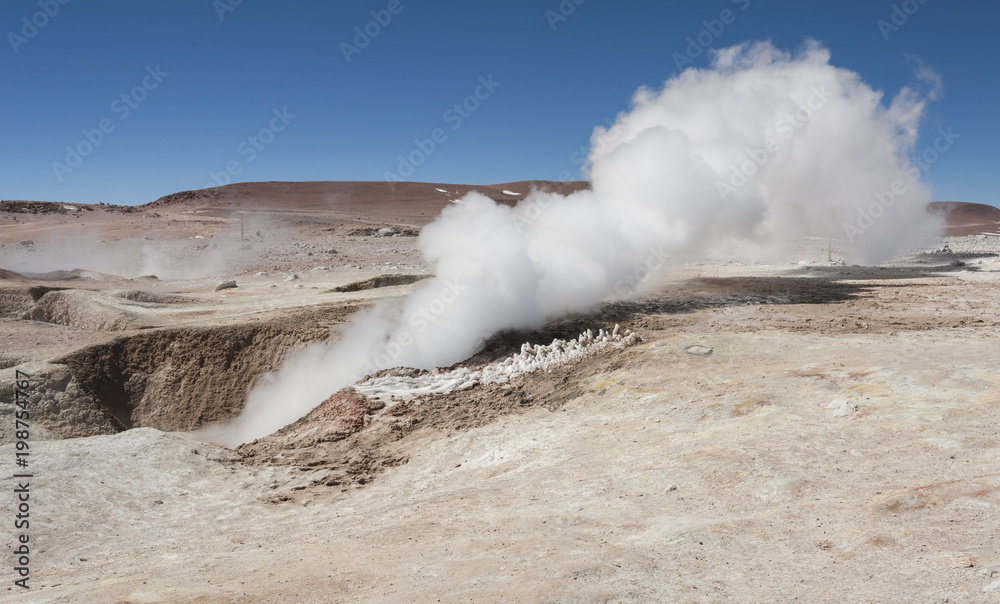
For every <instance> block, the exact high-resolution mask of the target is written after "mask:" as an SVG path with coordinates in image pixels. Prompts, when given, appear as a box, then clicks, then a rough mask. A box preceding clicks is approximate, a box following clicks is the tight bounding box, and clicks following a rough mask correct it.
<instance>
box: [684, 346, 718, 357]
mask: <svg viewBox="0 0 1000 604" xmlns="http://www.w3.org/2000/svg"><path fill="white" fill-rule="evenodd" d="M684 352H686V353H688V354H693V355H694V356H696V357H710V356H712V354H713V353H714V352H715V351H714V350H712V349H711V348H707V347H705V346H699V345H697V344H695V345H694V346H688V347H687V348H685V349H684Z"/></svg>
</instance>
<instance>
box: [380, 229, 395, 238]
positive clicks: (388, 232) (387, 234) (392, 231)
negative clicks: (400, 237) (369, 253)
mask: <svg viewBox="0 0 1000 604" xmlns="http://www.w3.org/2000/svg"><path fill="white" fill-rule="evenodd" d="M395 234H396V229H394V228H392V227H385V228H384V229H379V230H378V236H379V237H391V236H392V235H395Z"/></svg>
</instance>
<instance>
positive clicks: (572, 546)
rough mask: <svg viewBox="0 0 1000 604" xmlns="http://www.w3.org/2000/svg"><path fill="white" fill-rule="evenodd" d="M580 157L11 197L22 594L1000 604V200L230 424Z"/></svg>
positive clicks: (5, 303) (5, 380)
mask: <svg viewBox="0 0 1000 604" xmlns="http://www.w3.org/2000/svg"><path fill="white" fill-rule="evenodd" d="M585 186H586V185H585V183H541V182H534V183H528V182H522V183H508V184H503V185H495V186H481V187H472V186H464V185H462V186H459V185H448V184H440V185H429V184H418V183H400V184H397V185H393V186H392V187H390V186H389V185H387V184H385V183H297V184H293V183H258V184H239V185H229V186H226V187H219V188H216V189H206V190H203V191H195V192H186V193H179V194H176V195H172V196H168V197H166V198H163V199H161V200H158V201H156V202H153V203H150V204H147V205H144V206H138V207H135V208H132V207H124V206H108V205H75V204H74V205H71V204H54V203H41V202H3V203H0V244H2V247H0V267H2V268H3V269H4V270H3V272H2V273H0V311H2V319H0V342H2V345H0V367H2V370H0V384H2V385H3V389H2V391H0V436H2V439H3V441H2V442H3V443H4V445H3V446H2V447H0V458H2V459H4V460H5V461H4V463H7V464H8V466H9V465H10V464H11V463H13V460H14V459H15V456H16V454H17V453H18V452H19V451H21V450H20V449H18V448H17V444H16V441H17V440H18V437H17V435H16V432H17V430H16V425H15V413H16V412H17V411H19V410H20V408H19V407H18V406H16V405H15V403H16V402H17V401H16V400H15V399H16V395H15V388H14V387H13V385H14V384H16V383H19V382H20V381H21V380H24V378H21V377H20V376H21V375H27V376H30V377H29V378H27V379H26V382H25V383H24V384H23V385H24V386H26V387H25V388H23V393H24V395H23V396H24V397H25V398H26V399H27V400H28V403H27V404H26V406H27V409H28V410H29V411H30V420H29V423H30V438H29V439H28V444H29V445H30V449H29V452H30V456H27V457H26V458H27V459H28V460H29V461H30V465H28V466H27V467H26V470H25V471H27V472H30V474H31V478H30V520H31V530H30V535H31V543H30V545H31V548H30V551H31V554H30V557H31V580H32V589H31V590H30V591H27V592H24V593H21V592H18V591H15V590H16V588H14V587H10V586H11V584H12V581H13V579H12V580H11V581H8V582H7V585H6V586H5V587H4V588H3V589H4V590H5V591H3V592H0V600H5V601H23V602H38V603H42V602H45V603H48V602H53V603H54V602H134V603H139V602H171V603H179V602H241V603H251V602H279V601H280V602H285V601H290V602H326V601H331V602H339V601H344V602H640V601H641V602H654V601H655V602H677V603H688V602H692V603H693V602H706V603H708V602H791V601H799V602H879V603H883V602H884V603H894V602H926V603H943V602H951V603H956V602H1000V513H998V510H1000V330H998V326H1000V320H998V310H1000V235H997V233H1000V210H996V209H995V208H990V207H987V206H973V205H968V204H966V205H961V204H958V205H953V206H951V207H948V206H942V207H943V208H944V209H945V210H948V209H950V210H952V212H951V214H950V215H949V217H948V224H949V226H948V233H947V234H948V235H949V236H947V237H944V238H943V239H941V240H940V241H938V242H937V244H936V245H934V246H932V247H929V248H927V249H924V250H913V251H912V252H911V253H907V254H905V255H903V256H900V257H899V258H897V259H895V260H893V261H892V262H889V263H886V264H882V265H879V266H870V267H866V266H857V265H851V264H849V263H845V262H843V261H841V260H840V259H841V258H842V257H843V253H842V250H841V249H840V248H839V246H840V245H841V244H842V243H843V242H842V241H839V240H835V241H833V243H832V246H833V249H832V250H831V249H828V246H829V245H830V242H828V241H827V240H826V239H823V238H821V237H817V238H800V239H796V240H794V241H789V245H788V246H787V253H786V254H785V256H783V257H781V258H772V259H770V260H768V261H755V260H750V259H744V260H742V261H737V260H733V259H730V260H726V261H712V260H706V259H702V260H697V261H695V260H689V261H683V262H678V263H675V264H670V265H666V264H664V265H662V266H659V265H658V266H657V267H656V268H657V270H653V271H651V274H649V275H648V277H647V276H646V275H642V277H645V281H643V282H642V283H638V280H639V279H637V283H635V284H631V283H630V284H626V285H627V286H628V287H625V288H623V292H622V295H620V296H617V297H615V298H614V299H609V300H607V301H606V302H605V303H603V304H602V305H601V306H600V307H599V308H596V309H594V311H593V312H592V313H585V314H573V315H570V316H568V317H562V318H556V319H553V320H552V321H551V322H549V323H547V324H546V325H545V326H544V327H542V328H540V329H537V330H528V331H517V332H503V333H500V334H498V335H496V336H494V337H492V338H491V339H489V340H488V341H487V342H486V344H485V346H484V347H483V348H482V349H481V350H480V351H479V352H478V353H476V354H475V355H474V356H473V357H471V358H469V359H467V360H465V361H463V362H461V363H459V364H458V365H456V366H455V367H452V368H450V369H451V370H463V369H468V370H469V371H470V372H475V371H479V372H480V373H481V372H483V371H485V369H484V368H486V367H488V366H497V364H498V363H501V362H503V361H504V359H508V358H510V357H513V356H515V355H519V354H521V355H524V356H530V355H531V354H536V355H537V354H538V352H537V351H538V350H540V349H541V348H539V347H540V346H545V345H549V344H550V343H551V342H553V340H556V339H559V340H565V341H569V340H571V339H572V340H574V341H576V342H579V341H581V339H580V334H585V333H586V332H587V331H588V330H590V331H591V334H599V336H598V340H599V339H600V334H612V333H615V326H616V325H617V326H618V328H619V329H620V330H621V333H623V334H624V333H626V332H628V333H633V332H634V337H633V338H632V340H630V341H629V342H628V343H627V345H626V344H624V343H623V344H615V343H614V341H611V340H609V342H610V344H609V345H607V346H604V347H603V348H602V347H594V348H592V349H591V352H589V353H587V354H581V355H580V356H579V358H575V359H574V360H571V361H570V362H565V363H555V364H552V365H551V366H546V367H545V368H543V369H538V370H534V371H527V372H523V373H520V374H517V375H515V376H514V377H511V378H510V379H509V380H507V381H504V382H497V383H487V381H485V380H483V381H482V382H481V383H478V384H475V385H472V386H471V387H466V388H464V389H460V390H455V391H450V392H447V393H443V394H442V393H440V392H437V393H435V392H430V393H427V394H423V395H421V396H416V397H406V398H404V400H398V401H397V400H396V399H392V400H391V404H390V403H386V402H385V401H382V400H379V399H377V398H375V397H372V396H368V395H365V394H364V392H362V391H359V390H352V389H347V390H344V391H341V392H339V393H334V392H330V393H328V394H329V395H330V396H331V398H330V399H328V400H327V401H326V402H325V403H323V405H321V406H320V407H318V408H317V409H315V410H314V411H313V412H311V413H310V414H309V415H306V416H305V417H304V418H302V419H301V420H299V421H297V422H295V423H293V424H292V425H290V426H287V427H285V428H282V429H281V430H279V431H278V432H275V433H274V434H271V435H269V436H265V437H263V438H259V439H257V440H254V441H253V442H250V443H247V444H243V445H241V446H238V447H226V446H222V445H221V444H217V443H215V442H209V441H212V440H213V439H212V438H210V437H209V436H206V435H207V434H210V432H204V431H203V429H206V428H210V427H211V426H214V425H218V424H225V422H227V421H229V420H232V419H233V418H235V417H236V416H237V415H238V414H239V413H240V411H241V410H242V409H243V405H244V403H245V402H246V396H247V393H248V391H249V390H250V389H251V387H252V386H253V385H254V384H255V382H256V381H258V380H260V379H262V376H264V375H265V374H266V373H267V372H269V371H272V370H277V369H278V368H280V367H281V366H282V364H283V362H284V361H285V360H286V359H287V358H288V357H289V355H291V354H293V353H294V352H295V351H296V350H299V349H301V348H302V347H304V346H305V345H307V344H309V343H313V342H320V341H324V340H330V341H336V340H337V338H338V337H339V335H340V334H341V330H342V328H343V327H344V326H345V325H346V324H347V323H348V321H349V320H350V318H351V316H352V315H353V314H354V313H355V312H357V311H360V310H363V309H365V308H367V307H369V306H370V305H372V304H373V303H374V302H375V301H377V300H379V299H382V298H387V297H400V296H404V295H406V294H407V293H408V292H410V291H412V290H413V289H414V288H418V287H420V286H421V284H422V283H423V281H424V280H425V279H426V278H427V277H429V276H430V273H431V269H430V267H428V266H427V265H425V263H424V261H423V260H422V258H421V254H420V252H419V250H418V247H417V246H418V240H419V238H418V236H417V235H418V233H419V231H420V229H421V228H422V227H423V226H424V225H426V224H427V223H429V222H430V221H431V220H433V219H434V218H435V217H436V216H437V215H438V213H439V212H440V211H441V209H442V208H444V207H446V206H448V205H449V204H452V203H454V202H455V201H456V200H458V199H459V198H461V197H462V196H463V195H464V194H465V193H467V192H469V191H471V190H477V191H479V192H481V193H483V194H485V195H487V196H489V197H492V198H493V199H494V200H497V201H499V202H503V203H514V202H516V201H517V200H518V199H520V198H523V197H524V196H526V195H527V194H528V193H529V192H530V191H531V190H532V188H536V187H540V188H547V189H550V190H552V191H555V192H561V193H568V192H571V191H574V190H578V189H580V188H583V187H585ZM939 209H941V208H939ZM831 259H832V260H833V261H832V262H831V261H830V260H831ZM230 281H232V282H234V283H227V282H230ZM633 285H634V287H633ZM624 290H627V291H624ZM602 330H603V331H602ZM604 337H606V338H607V337H608V336H604ZM616 337H617V336H616ZM584 339H585V338H584ZM525 343H528V344H530V347H523V344H525ZM536 345H537V346H539V347H536ZM560 346H562V345H560ZM525 350H527V352H524V351H525ZM533 351H534V352H533ZM508 366H509V365H508ZM442 371H444V370H443V369H442ZM420 375H421V372H417V371H414V370H406V369H393V370H389V371H387V372H382V373H381V376H382V377H388V378H393V379H410V378H414V377H415V376H418V377H419V376H420ZM449 375H450V374H449ZM463 375H464V374H463ZM18 400H21V399H18ZM22 452H23V451H22ZM2 480H3V491H4V492H5V493H8V494H9V493H12V492H14V491H15V489H17V487H18V482H17V481H18V480H19V479H15V478H11V476H10V474H8V473H5V474H4V476H3V479H2ZM3 505H4V506H5V508H4V510H5V511H4V513H5V516H4V518H5V520H4V522H5V529H4V530H3V531H2V533H3V534H4V535H7V536H9V535H10V534H11V532H12V528H11V527H9V526H7V524H6V523H7V519H8V518H13V517H14V516H15V514H16V507H15V500H14V499H13V497H10V496H6V497H4V498H3ZM4 546H5V547H7V548H8V551H7V555H6V557H5V558H6V559H7V560H8V561H12V560H14V559H15V554H14V551H13V550H14V547H15V546H14V543H13V540H12V539H10V538H8V539H4ZM10 568H13V564H5V571H4V572H5V573H7V574H10V573H11V571H10ZM3 594H6V595H3Z"/></svg>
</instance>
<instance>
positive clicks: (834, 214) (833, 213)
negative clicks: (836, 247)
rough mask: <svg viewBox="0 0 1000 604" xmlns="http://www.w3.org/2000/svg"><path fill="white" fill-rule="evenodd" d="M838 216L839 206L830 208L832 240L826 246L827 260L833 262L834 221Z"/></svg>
mask: <svg viewBox="0 0 1000 604" xmlns="http://www.w3.org/2000/svg"><path fill="white" fill-rule="evenodd" d="M836 218H837V208H835V207H834V208H830V241H829V242H828V243H827V246H826V261H827V262H829V263H830V264H833V222H834V220H835V219H836Z"/></svg>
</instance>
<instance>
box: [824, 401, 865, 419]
mask: <svg viewBox="0 0 1000 604" xmlns="http://www.w3.org/2000/svg"><path fill="white" fill-rule="evenodd" d="M826 408H827V409H829V410H830V413H831V414H833V415H835V416H838V417H843V416H845V415H850V414H852V413H854V412H855V411H857V410H858V405H857V403H850V402H848V401H845V400H844V399H839V398H837V399H833V400H832V401H830V404H829V405H827V406H826Z"/></svg>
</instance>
